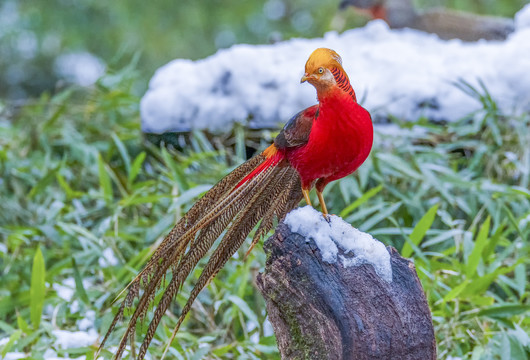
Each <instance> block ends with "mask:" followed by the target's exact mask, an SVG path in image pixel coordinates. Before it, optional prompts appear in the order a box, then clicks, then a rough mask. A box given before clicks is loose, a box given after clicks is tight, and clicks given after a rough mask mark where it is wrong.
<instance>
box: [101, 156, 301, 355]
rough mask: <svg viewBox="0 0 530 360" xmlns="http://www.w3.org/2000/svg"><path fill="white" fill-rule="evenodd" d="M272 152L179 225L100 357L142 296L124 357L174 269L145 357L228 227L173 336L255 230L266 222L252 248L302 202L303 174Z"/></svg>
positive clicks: (132, 293) (132, 290)
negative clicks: (178, 297) (181, 292)
mask: <svg viewBox="0 0 530 360" xmlns="http://www.w3.org/2000/svg"><path fill="white" fill-rule="evenodd" d="M271 150H274V149H273V148H272V149H271V148H269V149H267V150H266V151H265V152H263V153H262V154H260V155H257V156H255V157H253V158H252V159H250V160H248V161H247V162H245V163H244V164H242V165H241V166H239V167H238V168H236V169H235V170H234V171H232V172H231V173H230V174H228V175H227V176H226V177H225V178H223V179H222V180H221V181H220V182H219V183H217V184H216V185H215V186H214V187H213V188H212V189H210V190H209V191H208V192H207V193H206V194H205V195H204V196H203V197H202V198H201V199H200V200H199V201H197V203H196V204H195V205H194V206H193V207H192V208H191V209H190V210H189V211H188V213H187V214H186V215H185V216H184V217H183V218H182V219H181V220H180V221H179V222H178V223H177V224H176V225H175V227H174V228H173V229H172V230H171V232H170V233H169V234H168V235H167V236H166V238H165V239H164V240H163V241H162V243H161V244H160V245H159V247H158V248H157V249H156V250H155V252H154V253H153V255H152V257H151V259H150V260H149V262H148V263H147V265H146V266H145V267H144V269H143V270H142V271H141V272H140V274H139V275H138V276H137V277H136V278H135V279H134V280H133V281H132V282H131V283H130V284H129V286H128V293H127V295H126V297H125V299H124V300H123V303H122V304H121V306H120V308H119V310H118V313H117V314H116V316H115V318H114V320H113V321H112V323H111V326H110V328H109V330H108V332H107V334H106V335H105V337H104V339H103V341H102V342H101V345H100V348H99V349H98V354H99V351H100V350H101V349H102V348H103V346H104V345H105V343H106V341H107V340H108V337H109V335H110V333H111V332H112V331H113V330H114V328H115V327H116V324H117V323H118V322H119V321H120V320H121V318H122V317H123V312H124V310H125V308H128V307H131V306H132V305H133V301H134V298H136V297H139V301H138V304H137V305H136V308H135V311H134V313H133V314H132V316H131V319H130V321H129V326H128V327H127V329H126V331H125V334H124V335H123V337H122V339H121V341H120V344H119V346H118V349H117V351H116V354H115V358H116V359H120V358H121V356H122V354H123V351H124V350H125V347H126V345H127V342H128V341H130V342H132V341H133V339H134V337H135V331H134V329H135V326H136V323H137V322H138V320H141V319H143V318H145V316H146V314H147V311H148V309H149V307H150V305H151V304H152V303H153V302H154V299H155V295H156V293H157V291H158V290H159V289H160V288H161V287H162V286H163V284H164V282H165V281H164V279H165V277H166V275H167V273H168V271H171V273H172V277H171V280H170V282H169V285H168V286H167V287H166V288H165V290H164V294H163V296H162V299H161V300H160V302H159V303H158V304H157V307H156V310H155V312H154V315H153V319H152V320H151V323H150V324H149V328H148V330H147V334H146V335H145V338H144V341H143V343H142V346H141V347H140V350H139V354H138V359H143V358H144V356H145V354H146V351H147V348H148V346H149V344H150V342H151V340H152V339H153V337H154V334H155V331H156V328H157V327H158V325H159V323H160V321H161V319H162V317H163V315H164V313H165V312H166V310H167V308H168V307H169V305H170V304H171V302H172V300H173V299H174V298H175V296H176V295H177V294H178V291H179V290H180V288H181V286H182V284H183V283H184V281H185V280H186V278H187V277H188V276H189V275H190V273H191V272H192V271H193V269H194V268H195V266H196V265H197V264H198V262H199V261H200V259H202V258H203V257H204V256H206V254H207V253H208V251H209V250H210V249H211V247H212V246H213V244H214V243H215V241H216V240H217V238H218V237H219V236H220V235H221V234H222V233H223V231H224V230H225V229H227V228H228V230H227V232H226V233H225V235H224V236H223V239H222V240H221V242H220V243H219V245H218V246H217V248H216V249H215V250H214V252H213V254H212V255H211V256H210V259H209V261H208V263H207V265H206V267H205V268H204V270H203V271H202V273H201V275H200V277H199V279H198V281H197V283H196V285H195V287H194V289H193V291H192V293H191V294H190V298H189V300H188V302H187V303H186V305H185V307H184V308H183V310H182V313H181V315H180V318H179V321H178V325H177V327H176V329H175V331H174V334H176V331H177V330H178V328H179V327H180V325H181V323H182V321H183V320H184V318H185V316H186V314H187V313H188V312H189V310H190V309H191V305H192V303H193V301H194V300H195V298H196V297H197V295H198V294H199V292H200V291H201V290H202V289H203V288H204V287H205V286H206V285H207V284H208V283H209V281H210V280H211V279H212V278H213V277H214V276H215V275H216V274H217V273H218V272H219V270H220V269H221V268H222V267H223V266H224V264H225V263H226V261H228V259H230V257H231V256H232V255H233V254H234V253H235V252H236V251H237V250H238V249H239V247H241V245H242V244H243V242H244V241H245V239H246V237H247V236H248V234H249V233H250V232H251V231H252V229H253V228H254V227H256V225H257V224H258V223H260V221H261V223H260V225H259V227H258V229H257V230H256V232H255V235H254V238H253V240H252V245H251V247H253V246H254V244H255V243H256V242H257V241H259V239H260V238H261V237H263V236H265V235H266V234H267V232H268V231H269V230H270V229H271V228H272V226H273V220H274V217H275V216H276V217H277V218H278V219H282V218H283V217H284V216H285V215H286V214H287V212H289V211H290V210H291V209H293V208H294V207H296V205H297V204H298V203H299V202H300V200H301V198H302V193H301V187H300V179H299V176H298V174H297V172H296V170H294V169H293V168H292V167H290V166H288V165H286V164H284V163H283V162H282V160H283V156H282V155H281V154H280V153H277V152H276V151H271ZM140 293H141V296H139V295H140ZM172 339H173V337H172V338H171V340H172ZM166 350H167V348H166Z"/></svg>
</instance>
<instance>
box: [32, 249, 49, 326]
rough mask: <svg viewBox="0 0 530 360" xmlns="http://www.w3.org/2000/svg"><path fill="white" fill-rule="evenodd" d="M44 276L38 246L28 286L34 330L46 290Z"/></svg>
mask: <svg viewBox="0 0 530 360" xmlns="http://www.w3.org/2000/svg"><path fill="white" fill-rule="evenodd" d="M45 276H46V268H45V267H44V257H43V256H42V252H41V250H40V247H38V248H37V251H36V252H35V256H34V257H33V268H32V270H31V288H30V314H31V324H32V325H33V329H35V330H37V329H38V328H39V326H40V320H41V317H42V308H43V306H44V297H45V292H46V284H45V283H44V278H45Z"/></svg>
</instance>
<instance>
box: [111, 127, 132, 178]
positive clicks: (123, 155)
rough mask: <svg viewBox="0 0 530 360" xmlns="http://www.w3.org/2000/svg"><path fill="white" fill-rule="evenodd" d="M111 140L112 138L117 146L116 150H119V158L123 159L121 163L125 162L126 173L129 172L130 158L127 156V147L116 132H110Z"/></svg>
mask: <svg viewBox="0 0 530 360" xmlns="http://www.w3.org/2000/svg"><path fill="white" fill-rule="evenodd" d="M111 137H112V140H114V144H116V147H117V148H118V151H119V152H120V155H121V158H122V159H123V163H124V164H125V169H126V170H127V173H130V172H131V158H130V157H129V153H128V152H127V149H126V148H125V145H124V144H123V142H122V141H121V140H120V138H119V137H118V135H116V133H112V134H111Z"/></svg>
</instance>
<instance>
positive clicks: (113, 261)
mask: <svg viewBox="0 0 530 360" xmlns="http://www.w3.org/2000/svg"><path fill="white" fill-rule="evenodd" d="M118 263H119V261H118V258H117V257H116V255H115V254H114V251H113V250H112V249H111V248H106V249H105V250H103V257H101V258H99V259H98V264H99V266H100V267H102V268H106V267H108V266H116V265H118Z"/></svg>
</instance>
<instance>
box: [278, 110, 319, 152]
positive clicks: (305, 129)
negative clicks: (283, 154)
mask: <svg viewBox="0 0 530 360" xmlns="http://www.w3.org/2000/svg"><path fill="white" fill-rule="evenodd" d="M317 117H318V105H313V106H311V107H308V108H307V109H305V110H302V111H300V112H299V113H298V114H296V115H295V116H293V117H292V118H291V120H289V121H288V122H287V124H285V126H284V128H283V129H282V131H280V133H279V134H278V136H276V139H274V145H275V146H276V148H278V149H287V148H293V147H298V146H302V145H305V144H307V141H308V140H309V134H310V133H311V128H312V127H313V121H314V120H315V119H316V118H317Z"/></svg>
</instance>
